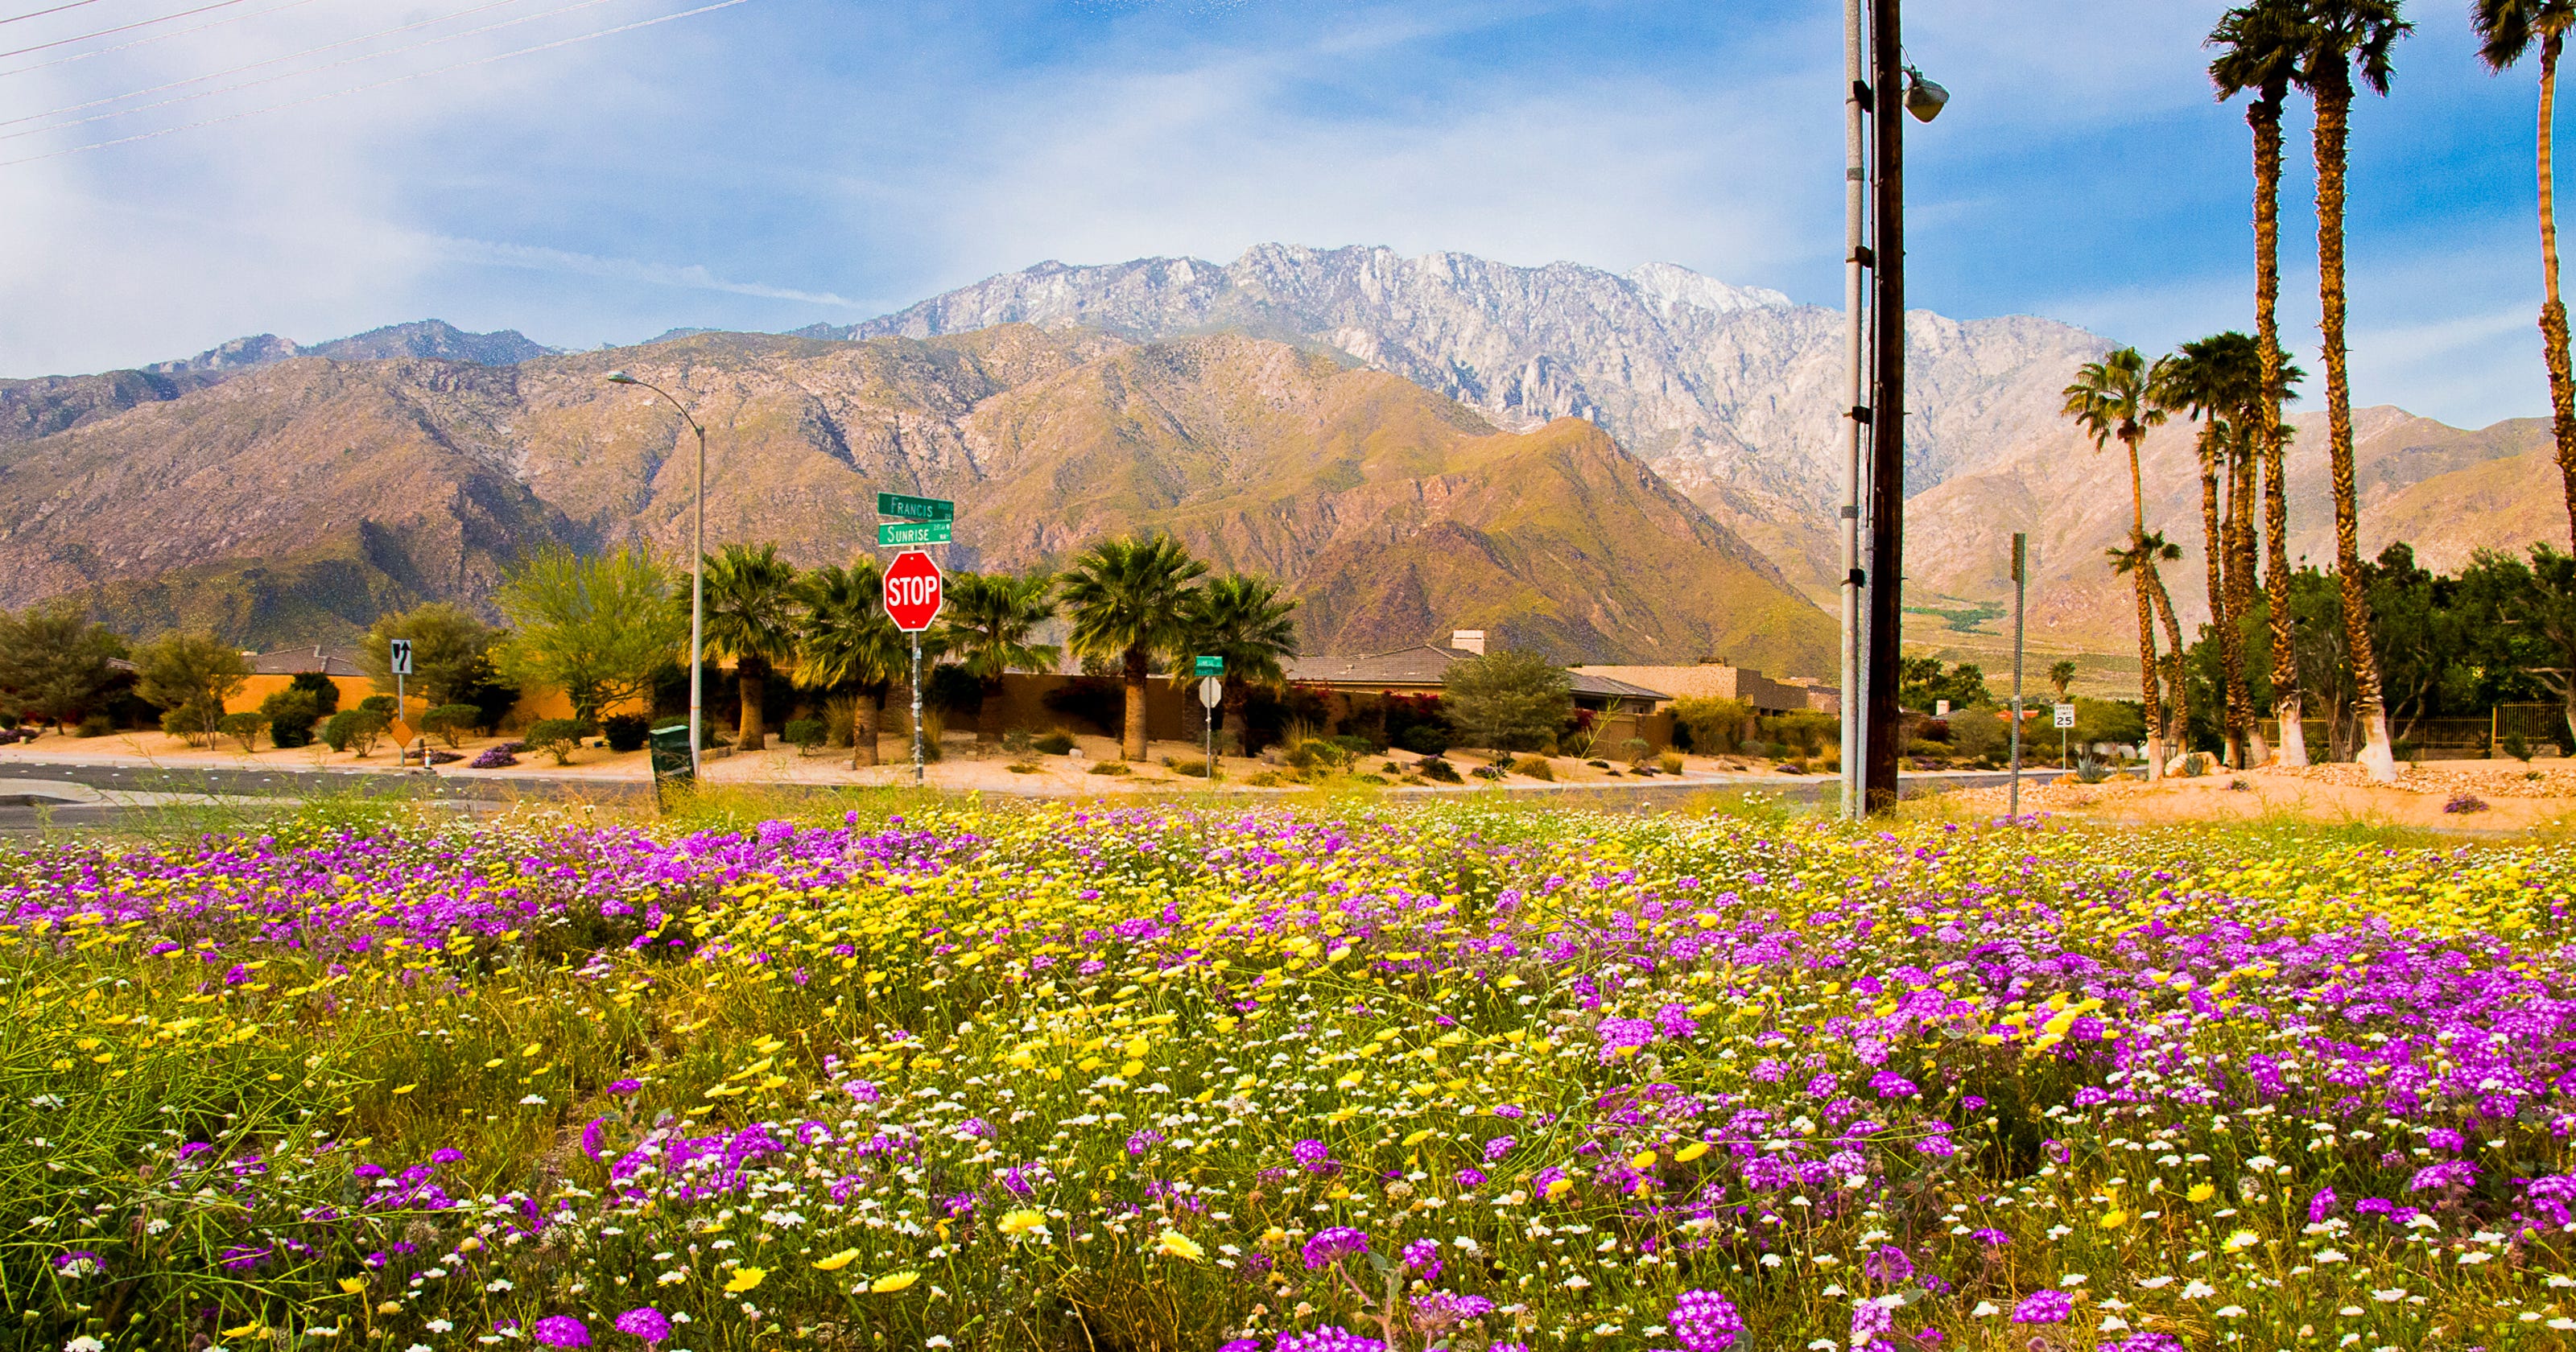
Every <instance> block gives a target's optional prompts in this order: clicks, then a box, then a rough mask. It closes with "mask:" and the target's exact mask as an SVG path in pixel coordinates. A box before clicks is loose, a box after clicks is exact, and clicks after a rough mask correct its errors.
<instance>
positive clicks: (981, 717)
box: [975, 676, 1002, 755]
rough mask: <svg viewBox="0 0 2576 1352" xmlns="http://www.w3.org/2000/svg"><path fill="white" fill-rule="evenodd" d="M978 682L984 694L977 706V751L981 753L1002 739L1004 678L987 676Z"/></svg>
mask: <svg viewBox="0 0 2576 1352" xmlns="http://www.w3.org/2000/svg"><path fill="white" fill-rule="evenodd" d="M977 684H978V685H979V686H980V687H981V693H982V694H983V696H984V698H983V701H982V702H981V703H979V704H977V705H976V706H975V752H976V754H977V755H981V754H983V753H984V752H985V751H988V750H990V749H991V748H992V747H993V746H994V745H995V744H997V743H999V742H1000V741H1001V740H1002V678H1001V677H999V676H986V677H984V678H982V679H981V680H980V681H979V682H977Z"/></svg>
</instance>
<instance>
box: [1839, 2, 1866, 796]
mask: <svg viewBox="0 0 2576 1352" xmlns="http://www.w3.org/2000/svg"><path fill="white" fill-rule="evenodd" d="M1865 42H1866V37H1865V29H1864V25H1863V22H1862V17H1861V0H1843V86H1844V87H1843V315H1844V321H1843V347H1844V363H1845V365H1846V367H1847V368H1848V371H1847V379H1846V381H1845V387H1846V393H1847V394H1848V395H1849V398H1848V399H1847V401H1846V403H1847V405H1848V406H1847V407H1846V408H1845V409H1844V412H1843V416H1844V418H1845V420H1846V421H1847V422H1848V424H1849V426H1848V427H1846V428H1845V429H1844V430H1845V440H1844V447H1843V500H1842V509H1841V522H1840V525H1841V528H1842V546H1843V585H1842V603H1843V611H1842V622H1843V632H1842V659H1843V670H1842V739H1843V746H1842V772H1843V802H1842V812H1843V817H1844V819H1845V820H1848V821H1858V820H1860V819H1861V817H1862V815H1863V809H1862V805H1861V784H1862V768H1861V767H1862V762H1863V761H1865V760H1866V759H1867V758H1868V754H1869V724H1868V721H1867V719H1866V718H1865V717H1864V714H1863V708H1862V705H1863V700H1864V695H1863V685H1862V670H1861V653H1862V652H1863V650H1864V640H1863V638H1862V627H1863V626H1864V625H1866V624H1867V623H1868V616H1867V613H1866V611H1865V609H1864V607H1863V605H1862V588H1863V587H1865V586H1866V585H1867V580H1868V574H1866V573H1864V572H1862V571H1861V555H1860V484H1861V464H1862V456H1863V455H1865V454H1866V453H1867V452H1866V449H1865V448H1866V446H1867V441H1866V440H1865V438H1866V435H1867V425H1868V423H1869V410H1868V409H1867V408H1865V407H1864V405H1866V404H1867V403H1868V402H1869V384H1868V382H1869V373H1868V338H1867V331H1868V330H1867V326H1868V323H1869V317H1868V316H1869V296H1868V290H1867V284H1868V283H1867V275H1866V274H1867V270H1868V266H1869V265H1868V262H1867V259H1868V256H1869V243H1868V236H1867V231H1868V228H1869V159H1868V156H1869V146H1868V130H1869V117H1870V108H1871V99H1870V89H1869V84H1868V83H1867V70H1866V68H1865V66H1864V65H1863V60H1862V55H1861V53H1862V48H1863V47H1864V45H1865Z"/></svg>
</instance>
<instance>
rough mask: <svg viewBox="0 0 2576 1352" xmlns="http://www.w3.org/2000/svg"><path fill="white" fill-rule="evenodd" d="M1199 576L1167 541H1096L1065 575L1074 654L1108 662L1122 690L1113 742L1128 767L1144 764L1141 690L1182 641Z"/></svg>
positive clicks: (1199, 567)
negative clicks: (1119, 730) (1123, 705)
mask: <svg viewBox="0 0 2576 1352" xmlns="http://www.w3.org/2000/svg"><path fill="white" fill-rule="evenodd" d="M1206 573H1207V565H1206V564H1204V563H1201V562H1199V561H1198V560H1197V559H1194V558H1192V557H1190V552H1189V551H1188V550H1187V549H1184V548H1182V547H1181V543H1180V541H1178V540H1175V539H1173V538H1172V537H1171V536H1168V535H1151V536H1147V537H1144V538H1142V539H1138V538H1136V537H1133V536H1128V537H1124V538H1121V539H1116V540H1103V541H1101V542H1100V543H1098V544H1095V545H1093V546H1092V547H1091V548H1089V549H1086V550H1084V551H1082V553H1081V554H1079V555H1077V556H1075V558H1074V560H1073V564H1072V566H1071V567H1069V568H1067V569H1066V570H1065V574H1064V580H1063V592H1064V608H1065V610H1066V612H1067V613H1068V614H1069V615H1071V616H1072V619H1073V634H1072V641H1071V646H1072V648H1073V651H1074V655H1075V656H1077V657H1087V658H1094V659H1097V660H1099V661H1102V662H1112V661H1114V662H1115V663H1117V666H1118V674H1119V679H1120V680H1122V681H1123V682H1125V684H1126V687H1127V718H1126V726H1125V728H1124V729H1123V735H1122V736H1121V737H1120V738H1119V754H1120V755H1121V756H1122V757H1124V758H1125V759H1127V760H1131V761H1141V760H1143V759H1145V683H1146V681H1147V680H1148V679H1150V678H1151V677H1152V676H1153V674H1154V659H1155V658H1156V657H1160V656H1167V655H1169V654H1170V653H1172V652H1173V651H1175V650H1176V649H1178V648H1179V647H1181V646H1182V644H1183V642H1184V641H1185V640H1186V639H1187V638H1188V637H1189V631H1188V618H1189V609H1190V604H1191V603H1190V592H1191V590H1192V588H1191V584H1192V583H1194V582H1196V581H1198V579H1199V578H1201V577H1203V576H1205V575H1206Z"/></svg>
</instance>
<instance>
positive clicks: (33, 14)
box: [0, 0, 98, 23]
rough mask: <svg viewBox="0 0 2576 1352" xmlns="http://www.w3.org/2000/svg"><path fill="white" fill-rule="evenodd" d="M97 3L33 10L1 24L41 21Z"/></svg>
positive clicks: (82, 0) (76, 0)
mask: <svg viewBox="0 0 2576 1352" xmlns="http://www.w3.org/2000/svg"><path fill="white" fill-rule="evenodd" d="M97 3H98V0H72V2H71V3H70V4H68V5H56V6H54V7H53V8H52V9H31V10H29V11H27V12H26V13H24V14H12V15H10V16H9V17H8V18H5V19H0V23H17V22H19V21H21V20H24V19H41V18H43V17H45V16H46V15H48V14H60V13H62V12H63V11H64V10H67V9H78V8H80V7H81V6H83V5H95V4H97Z"/></svg>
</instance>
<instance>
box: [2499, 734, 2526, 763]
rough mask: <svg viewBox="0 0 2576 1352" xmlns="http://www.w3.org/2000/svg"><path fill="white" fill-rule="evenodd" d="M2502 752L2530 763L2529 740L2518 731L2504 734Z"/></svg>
mask: <svg viewBox="0 0 2576 1352" xmlns="http://www.w3.org/2000/svg"><path fill="white" fill-rule="evenodd" d="M2504 754H2506V755H2508V756H2511V757H2513V758H2514V759H2515V760H2518V761H2521V762H2522V763H2523V764H2525V765H2528V764H2530V763H2531V741H2530V739H2529V738H2526V737H2524V736H2523V735H2522V734H2521V733H2519V732H2508V733H2506V734H2505V735H2504Z"/></svg>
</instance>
